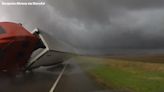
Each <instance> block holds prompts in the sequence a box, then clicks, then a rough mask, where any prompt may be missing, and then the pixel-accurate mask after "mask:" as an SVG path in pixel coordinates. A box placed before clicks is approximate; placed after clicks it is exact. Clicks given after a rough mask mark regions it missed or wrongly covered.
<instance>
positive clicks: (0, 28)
mask: <svg viewBox="0 0 164 92" xmlns="http://www.w3.org/2000/svg"><path fill="white" fill-rule="evenodd" d="M3 33H5V30H4V29H3V28H2V27H1V26H0V34H3Z"/></svg>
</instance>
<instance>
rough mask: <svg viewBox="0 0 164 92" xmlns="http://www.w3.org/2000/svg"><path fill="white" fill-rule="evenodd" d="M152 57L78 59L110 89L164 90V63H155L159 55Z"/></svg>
mask: <svg viewBox="0 0 164 92" xmlns="http://www.w3.org/2000/svg"><path fill="white" fill-rule="evenodd" d="M150 58H151V59H150ZM150 58H148V57H146V58H143V57H141V58H140V57H138V58H137V59H136V58H134V59H133V58H116V57H115V58H94V57H77V58H76V59H78V60H77V61H79V62H78V63H79V64H80V65H81V67H82V68H83V69H85V70H86V71H87V72H88V74H89V75H90V76H91V77H93V78H94V79H95V80H97V81H98V82H99V83H101V84H102V85H104V86H105V87H108V88H110V89H114V90H120V91H125V92H164V64H163V63H154V62H155V61H157V60H158V58H157V57H154V58H152V57H150ZM149 60H151V61H150V62H149ZM153 60H154V61H153ZM152 61H153V62H152ZM163 61H164V59H163ZM160 62H162V59H161V58H160Z"/></svg>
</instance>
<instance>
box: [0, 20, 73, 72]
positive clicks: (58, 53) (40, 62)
mask: <svg viewBox="0 0 164 92" xmlns="http://www.w3.org/2000/svg"><path fill="white" fill-rule="evenodd" d="M64 45H65V46H64ZM71 50H72V48H71V47H70V46H69V45H67V44H63V43H62V44H61V42H60V41H57V40H55V39H52V37H51V36H50V35H49V34H47V33H46V32H44V31H41V30H39V29H38V28H37V29H35V30H34V31H33V32H30V31H28V30H26V29H25V28H24V27H23V26H22V24H18V23H13V22H0V71H1V72H10V73H13V72H22V71H26V70H31V69H33V68H37V67H39V66H49V65H57V64H60V63H62V62H64V61H65V60H67V59H69V58H70V57H71V56H72V55H70V53H69V52H70V51H71Z"/></svg>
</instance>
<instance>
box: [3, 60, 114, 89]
mask: <svg viewBox="0 0 164 92" xmlns="http://www.w3.org/2000/svg"><path fill="white" fill-rule="evenodd" d="M63 67H64V66H63ZM63 67H58V68H56V67H48V68H43V67H41V68H39V69H36V70H34V71H33V73H27V74H25V75H20V76H17V77H9V76H7V75H2V74H1V75H0V92H50V90H51V89H52V88H53V86H54V85H55V87H54V88H53V91H52V90H51V92H111V91H108V90H105V89H104V88H103V87H101V86H100V85H99V84H97V83H96V82H95V81H93V80H91V79H90V78H89V77H88V76H87V75H86V74H85V73H84V72H83V71H82V70H81V68H80V67H79V66H78V64H76V63H75V61H74V60H73V59H71V60H69V61H68V65H67V66H66V67H65V71H64V73H63V75H62V76H61V79H59V81H58V83H57V84H55V82H56V80H57V78H58V77H59V75H60V73H61V71H62V70H63Z"/></svg>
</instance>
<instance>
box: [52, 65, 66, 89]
mask: <svg viewBox="0 0 164 92" xmlns="http://www.w3.org/2000/svg"><path fill="white" fill-rule="evenodd" d="M66 66H67V64H66V65H65V66H64V68H63V70H62V71H61V73H60V74H59V76H58V78H57V80H56V81H55V83H54V84H53V86H52V87H51V89H50V91H49V92H54V90H55V88H56V86H57V84H58V83H59V80H60V79H61V77H62V75H63V73H64V71H65V69H66Z"/></svg>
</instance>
